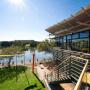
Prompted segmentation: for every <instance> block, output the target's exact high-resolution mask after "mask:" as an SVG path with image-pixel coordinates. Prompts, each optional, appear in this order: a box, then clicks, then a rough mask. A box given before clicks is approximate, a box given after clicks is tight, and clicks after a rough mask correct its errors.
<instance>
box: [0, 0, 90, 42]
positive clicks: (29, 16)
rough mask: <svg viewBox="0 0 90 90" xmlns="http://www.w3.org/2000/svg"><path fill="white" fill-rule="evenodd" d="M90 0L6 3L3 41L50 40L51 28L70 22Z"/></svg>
mask: <svg viewBox="0 0 90 90" xmlns="http://www.w3.org/2000/svg"><path fill="white" fill-rule="evenodd" d="M89 4H90V0H82V2H81V1H80V0H75V1H74V0H73V1H72V0H68V1H67V0H62V1H59V0H56V1H52V0H50V1H48V0H43V1H42V0H39V1H37V0H2V1H0V13H1V15H0V30H1V33H0V41H15V40H35V41H43V40H45V39H48V38H49V33H48V32H46V31H45V29H47V28H48V27H50V26H52V25H54V24H56V23H58V22H61V21H63V20H64V19H67V18H69V17H70V16H71V15H72V14H75V13H76V12H78V11H79V10H80V9H81V8H82V7H85V6H87V5H89Z"/></svg>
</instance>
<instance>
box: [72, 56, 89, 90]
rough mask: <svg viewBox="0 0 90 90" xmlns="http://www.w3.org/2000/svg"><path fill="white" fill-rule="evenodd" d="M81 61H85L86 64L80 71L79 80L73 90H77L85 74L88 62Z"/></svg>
mask: <svg viewBox="0 0 90 90" xmlns="http://www.w3.org/2000/svg"><path fill="white" fill-rule="evenodd" d="M78 58H80V57H78ZM80 59H82V58H80ZM82 60H85V61H86V64H85V65H84V68H83V70H82V72H81V74H80V77H79V80H78V82H77V83H76V86H75V88H74V90H79V87H80V85H81V81H82V78H83V76H84V73H85V71H86V69H87V66H88V60H87V59H82Z"/></svg>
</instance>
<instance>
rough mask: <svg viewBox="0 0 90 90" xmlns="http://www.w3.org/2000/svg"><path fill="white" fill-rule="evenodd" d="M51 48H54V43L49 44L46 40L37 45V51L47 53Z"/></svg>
mask: <svg viewBox="0 0 90 90" xmlns="http://www.w3.org/2000/svg"><path fill="white" fill-rule="evenodd" d="M53 47H55V43H54V42H49V40H47V39H46V40H45V41H43V42H41V43H39V44H38V45H37V49H38V50H39V51H49V50H50V49H51V48H53Z"/></svg>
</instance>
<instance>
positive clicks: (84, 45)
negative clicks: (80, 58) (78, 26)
mask: <svg viewBox="0 0 90 90" xmlns="http://www.w3.org/2000/svg"><path fill="white" fill-rule="evenodd" d="M80 50H81V51H82V52H89V39H88V38H86V39H80Z"/></svg>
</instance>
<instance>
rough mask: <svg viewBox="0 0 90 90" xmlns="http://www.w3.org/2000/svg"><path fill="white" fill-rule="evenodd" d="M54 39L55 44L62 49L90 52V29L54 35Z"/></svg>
mask: <svg viewBox="0 0 90 90" xmlns="http://www.w3.org/2000/svg"><path fill="white" fill-rule="evenodd" d="M55 40H56V44H57V46H58V47H61V48H63V49H68V50H75V51H81V52H85V53H90V29H89V30H85V31H81V32H77V33H72V34H67V35H65V36H62V37H56V38H55Z"/></svg>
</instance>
